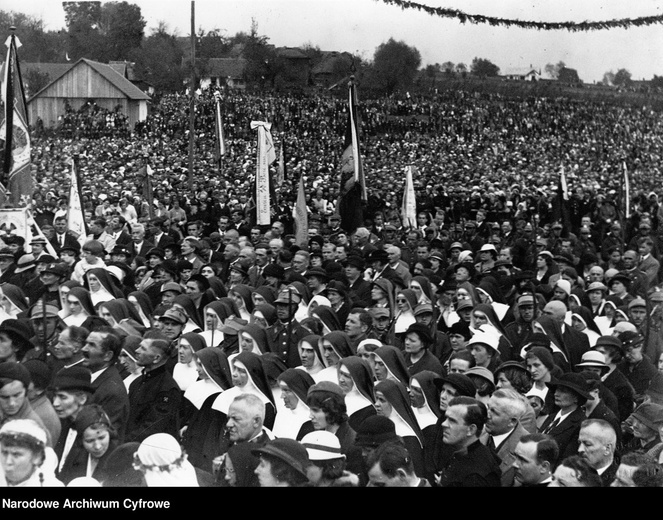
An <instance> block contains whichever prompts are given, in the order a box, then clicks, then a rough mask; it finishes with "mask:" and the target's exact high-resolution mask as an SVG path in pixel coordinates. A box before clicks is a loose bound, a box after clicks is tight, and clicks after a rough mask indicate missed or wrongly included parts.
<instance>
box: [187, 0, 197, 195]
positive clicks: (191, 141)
mask: <svg viewBox="0 0 663 520" xmlns="http://www.w3.org/2000/svg"><path fill="white" fill-rule="evenodd" d="M195 19H196V2H194V1H193V0H192V1H191V77H190V79H189V96H190V97H189V175H188V184H189V191H191V190H193V149H194V145H195V139H196V138H195V132H196V125H195V113H194V110H195V105H196V94H195V88H196V22H195Z"/></svg>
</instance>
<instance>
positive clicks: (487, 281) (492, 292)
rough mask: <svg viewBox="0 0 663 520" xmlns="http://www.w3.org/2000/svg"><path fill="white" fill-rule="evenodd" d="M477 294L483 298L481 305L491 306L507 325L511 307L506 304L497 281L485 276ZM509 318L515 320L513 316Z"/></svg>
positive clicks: (498, 317)
mask: <svg viewBox="0 0 663 520" xmlns="http://www.w3.org/2000/svg"><path fill="white" fill-rule="evenodd" d="M477 293H478V294H479V298H481V303H485V304H488V305H490V306H491V307H492V308H493V310H494V311H495V314H496V316H497V319H498V320H499V321H500V322H501V323H505V320H507V315H508V314H509V309H510V307H509V305H508V304H507V303H506V299H505V298H504V295H503V294H502V291H501V289H500V287H499V285H498V283H497V280H496V279H495V278H493V277H492V276H484V277H483V278H482V279H481V282H479V285H478V286H477ZM509 318H510V320H513V316H509Z"/></svg>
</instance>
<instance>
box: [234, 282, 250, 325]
mask: <svg viewBox="0 0 663 520" xmlns="http://www.w3.org/2000/svg"><path fill="white" fill-rule="evenodd" d="M228 296H230V297H231V298H232V299H233V300H234V301H235V304H236V305H237V309H239V317H240V318H242V319H243V320H246V321H249V320H250V319H251V312H253V300H252V299H251V287H250V286H248V285H244V284H237V285H235V286H234V287H233V288H232V289H230V291H228Z"/></svg>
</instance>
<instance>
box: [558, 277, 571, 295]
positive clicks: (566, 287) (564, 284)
mask: <svg viewBox="0 0 663 520" xmlns="http://www.w3.org/2000/svg"><path fill="white" fill-rule="evenodd" d="M555 287H559V288H560V289H561V290H562V291H564V292H565V293H566V294H568V295H570V294H571V282H569V281H568V280H565V279H564V278H560V279H559V280H557V282H555Z"/></svg>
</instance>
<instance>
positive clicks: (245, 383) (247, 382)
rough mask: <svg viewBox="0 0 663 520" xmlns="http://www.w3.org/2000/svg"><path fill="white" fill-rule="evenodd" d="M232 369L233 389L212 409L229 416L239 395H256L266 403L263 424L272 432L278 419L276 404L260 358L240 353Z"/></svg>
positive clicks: (227, 391)
mask: <svg viewBox="0 0 663 520" xmlns="http://www.w3.org/2000/svg"><path fill="white" fill-rule="evenodd" d="M231 368H232V379H233V387H232V388H231V389H229V390H226V391H225V392H223V393H222V394H220V395H219V396H218V397H217V398H216V400H215V401H214V403H213V404H212V408H213V409H215V410H218V411H220V412H221V413H223V414H225V415H228V409H229V408H230V403H231V402H232V400H233V399H234V398H235V397H236V396H237V395H239V394H245V393H248V394H253V395H256V396H258V397H259V398H260V399H261V400H262V402H263V403H265V420H264V423H263V424H264V425H265V427H266V428H268V429H270V430H271V429H272V428H273V427H274V420H275V418H276V403H275V401H274V395H273V393H272V389H271V387H270V385H269V381H268V379H267V374H266V373H265V369H264V367H263V364H262V362H261V361H260V356H258V355H256V354H252V353H251V352H240V353H239V354H237V356H235V358H234V359H233V360H232V364H231Z"/></svg>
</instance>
